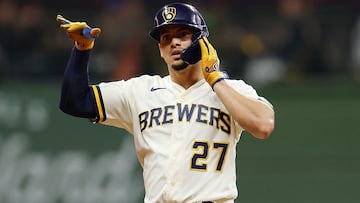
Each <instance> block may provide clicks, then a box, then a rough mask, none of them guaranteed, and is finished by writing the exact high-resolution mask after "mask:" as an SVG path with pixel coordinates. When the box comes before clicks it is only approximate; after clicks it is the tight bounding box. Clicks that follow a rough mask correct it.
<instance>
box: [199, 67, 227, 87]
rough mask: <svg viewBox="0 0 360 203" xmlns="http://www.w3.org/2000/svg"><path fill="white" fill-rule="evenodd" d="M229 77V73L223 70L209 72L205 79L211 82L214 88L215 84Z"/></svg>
mask: <svg viewBox="0 0 360 203" xmlns="http://www.w3.org/2000/svg"><path fill="white" fill-rule="evenodd" d="M225 79H229V76H228V74H227V73H225V72H222V71H214V72H211V73H209V74H208V76H207V78H205V80H206V81H207V82H208V83H209V84H210V86H211V88H213V89H214V85H215V84H216V83H217V82H219V81H222V80H225Z"/></svg>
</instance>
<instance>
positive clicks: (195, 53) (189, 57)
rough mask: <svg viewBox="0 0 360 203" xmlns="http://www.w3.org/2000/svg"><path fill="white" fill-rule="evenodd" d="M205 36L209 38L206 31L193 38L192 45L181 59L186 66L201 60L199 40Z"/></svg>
mask: <svg viewBox="0 0 360 203" xmlns="http://www.w3.org/2000/svg"><path fill="white" fill-rule="evenodd" d="M204 36H207V33H206V32H204V31H198V32H195V33H194V35H193V36H192V43H191V45H190V46H189V47H188V48H186V49H184V50H183V51H182V52H181V54H180V57H181V59H182V60H183V61H184V62H185V63H186V64H195V63H197V62H198V61H200V60H201V49H200V44H199V40H200V39H201V38H202V37H204Z"/></svg>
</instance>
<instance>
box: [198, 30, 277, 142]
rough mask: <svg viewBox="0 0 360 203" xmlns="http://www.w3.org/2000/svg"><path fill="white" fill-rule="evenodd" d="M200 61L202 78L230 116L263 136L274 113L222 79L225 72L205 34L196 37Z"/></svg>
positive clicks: (249, 129) (255, 134)
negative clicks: (199, 50)
mask: <svg viewBox="0 0 360 203" xmlns="http://www.w3.org/2000/svg"><path fill="white" fill-rule="evenodd" d="M199 44H200V48H201V64H202V71H203V74H204V77H205V80H206V81H207V82H208V83H209V84H210V86H211V87H212V88H213V90H214V92H215V93H216V94H217V96H218V97H219V99H220V100H221V101H222V103H223V104H224V105H225V107H226V109H227V110H228V111H229V113H230V115H231V116H232V117H233V118H234V120H235V121H236V122H237V123H238V124H239V125H240V126H241V127H243V128H244V129H245V130H246V131H248V132H249V133H251V134H252V135H253V136H254V137H256V138H259V139H265V138H267V137H268V136H269V135H270V134H271V132H272V131H273V129H274V126H275V113H274V110H273V108H272V106H270V105H269V104H268V103H266V102H264V101H261V100H258V99H254V98H251V97H248V96H246V95H243V94H241V93H240V92H238V91H236V90H235V89H234V88H233V87H232V86H230V85H229V84H228V82H227V81H226V80H225V79H226V78H227V75H226V74H225V73H223V72H222V71H220V61H219V58H218V56H217V53H216V50H215V49H214V47H213V46H212V45H211V44H210V43H209V41H208V39H207V38H206V37H203V38H202V39H200V40H199Z"/></svg>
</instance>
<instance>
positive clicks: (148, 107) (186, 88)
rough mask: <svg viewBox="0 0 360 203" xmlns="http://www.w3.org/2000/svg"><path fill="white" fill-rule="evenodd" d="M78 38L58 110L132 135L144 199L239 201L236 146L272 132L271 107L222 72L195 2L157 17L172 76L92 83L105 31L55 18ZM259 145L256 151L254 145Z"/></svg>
mask: <svg viewBox="0 0 360 203" xmlns="http://www.w3.org/2000/svg"><path fill="white" fill-rule="evenodd" d="M57 21H58V22H59V23H60V27H61V28H63V29H64V30H65V31H66V33H67V34H68V35H69V37H70V38H71V39H72V40H74V41H75V45H74V47H73V49H72V52H71V56H70V59H69V62H68V64H67V67H66V70H65V74H64V79H63V83H62V92H61V101H60V108H61V110H62V111H64V112H65V113H67V114H70V115H73V116H77V117H82V118H88V119H91V120H92V121H93V122H95V123H101V124H105V125H110V126H115V127H119V128H123V129H125V130H127V131H128V132H129V133H131V134H132V135H133V137H134V143H135V149H136V153H137V157H138V160H139V162H140V164H141V166H142V168H143V178H144V187H145V197H144V202H145V203H155V202H156V203H163V202H171V203H175V202H189V203H195V202H196V203H198V202H199V203H200V202H207V203H209V202H215V203H225V202H226V203H229V202H234V200H235V199H236V198H237V196H238V191H237V186H236V169H235V156H236V144H237V143H238V141H239V138H240V135H241V133H242V132H243V131H244V130H246V131H248V132H249V133H251V134H252V135H253V136H254V137H256V138H259V139H265V138H267V137H268V136H269V135H270V133H271V132H272V131H273V129H274V111H273V108H272V105H271V104H270V103H269V102H268V101H267V100H266V99H265V98H263V97H261V96H259V95H258V94H257V92H256V91H255V90H254V89H253V88H252V87H251V86H250V85H248V84H246V83H245V82H244V81H242V80H235V79H229V78H228V76H227V75H226V74H225V73H224V72H222V71H221V70H220V67H221V66H220V61H219V58H218V56H217V53H216V50H215V49H214V47H213V46H212V45H211V44H210V42H209V40H208V36H209V31H208V28H207V26H206V23H205V21H204V19H203V17H202V16H201V14H200V13H199V11H198V10H197V9H196V8H195V7H193V6H192V5H188V4H184V3H172V4H168V5H165V6H164V7H162V8H161V9H160V10H159V11H158V12H157V13H156V15H155V19H154V23H155V24H154V27H153V28H152V29H151V31H150V33H149V34H150V36H151V37H152V38H153V39H154V40H155V41H156V42H157V43H158V47H159V50H160V56H161V58H162V59H163V60H164V62H165V63H166V65H167V70H168V73H169V74H168V75H167V76H165V77H160V76H158V75H153V76H150V75H143V76H139V77H135V78H131V79H129V80H126V81H125V80H121V81H113V82H103V83H100V84H96V85H89V80H88V77H89V75H88V61H89V56H90V52H91V49H92V48H93V47H94V41H95V39H96V37H98V36H99V34H100V33H101V29H100V28H91V27H89V26H88V25H87V23H85V22H71V21H69V20H66V19H65V18H63V17H62V16H57ZM254 150H255V149H254Z"/></svg>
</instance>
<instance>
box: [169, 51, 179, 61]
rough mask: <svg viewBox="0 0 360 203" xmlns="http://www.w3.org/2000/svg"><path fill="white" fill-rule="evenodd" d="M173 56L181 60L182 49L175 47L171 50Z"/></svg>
mask: <svg viewBox="0 0 360 203" xmlns="http://www.w3.org/2000/svg"><path fill="white" fill-rule="evenodd" d="M171 57H172V58H173V59H174V60H180V59H181V50H180V49H175V50H173V51H172V52H171Z"/></svg>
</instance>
